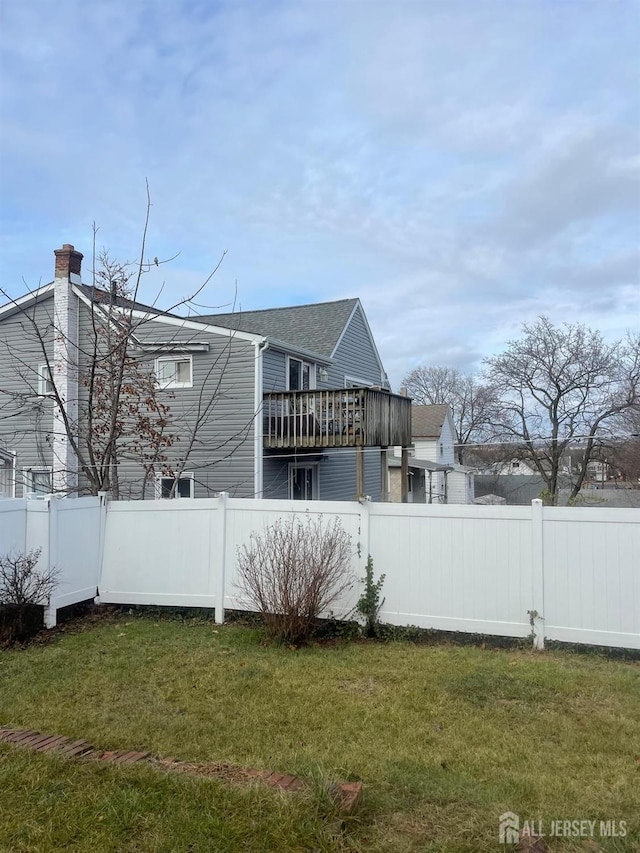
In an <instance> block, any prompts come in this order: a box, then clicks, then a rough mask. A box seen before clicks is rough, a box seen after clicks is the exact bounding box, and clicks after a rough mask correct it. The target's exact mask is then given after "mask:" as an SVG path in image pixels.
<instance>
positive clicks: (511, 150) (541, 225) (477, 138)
mask: <svg viewBox="0 0 640 853" xmlns="http://www.w3.org/2000/svg"><path fill="white" fill-rule="evenodd" d="M639 51H640V4H639V3H638V2H636V0H518V1H517V2H516V0H499V2H492V0H392V2H386V0H293V2H266V0H253V2H243V1H242V0H233V2H214V0H210V2H208V1H207V0H182V1H181V0H149V2H145V1H144V0H91V2H90V3H89V2H86V0H55V2H54V0H0V57H1V67H0V122H1V128H2V129H1V136H0V286H1V287H2V288H3V289H4V290H5V291H6V292H7V293H8V294H9V295H10V296H11V297H15V296H18V295H20V294H21V293H23V292H24V291H25V289H26V288H27V287H29V288H33V287H37V286H38V284H40V283H46V282H48V281H50V280H51V279H52V277H53V250H54V249H55V248H57V247H59V246H60V245H61V244H62V243H73V244H74V245H75V246H76V248H78V249H79V250H80V251H82V252H83V253H84V254H85V264H84V269H85V270H86V271H89V269H90V267H91V254H92V240H93V237H92V224H93V223H94V222H95V223H96V224H97V226H98V227H99V231H98V236H97V244H98V247H99V248H101V247H103V246H104V247H106V248H108V249H109V251H110V253H111V254H112V256H114V257H116V258H119V259H123V260H124V259H134V258H135V257H136V256H137V255H138V253H139V244H140V239H141V235H142V228H143V224H144V218H145V209H146V189H145V181H146V180H148V182H149V187H150V192H151V199H152V207H151V221H150V226H149V234H148V243H147V253H146V256H147V258H154V257H158V258H159V259H160V260H164V259H167V258H170V257H173V256H174V255H176V254H177V257H176V258H175V259H174V260H173V261H172V262H171V263H167V264H161V265H160V266H159V267H158V268H155V267H154V269H153V271H152V272H151V273H150V274H149V275H148V276H146V277H145V285H144V287H145V290H144V291H143V294H142V297H141V298H142V299H143V301H144V300H145V299H146V300H147V301H153V300H154V299H155V298H156V296H157V293H158V290H159V289H160V288H161V295H160V298H159V304H161V305H162V306H163V307H168V306H169V305H172V304H174V303H175V302H177V301H178V300H179V299H181V298H184V297H186V296H187V295H189V294H190V293H191V292H192V291H193V290H194V289H195V288H197V287H198V286H199V285H200V284H201V283H202V282H203V281H204V280H205V279H206V277H207V276H208V274H209V273H210V272H211V270H212V269H213V268H214V267H215V265H216V264H217V262H218V260H219V259H220V257H221V256H222V254H223V253H224V252H226V254H225V255H224V260H223V263H222V265H221V267H220V269H219V270H218V272H217V273H216V275H215V276H214V277H213V279H212V280H211V282H210V283H209V285H208V286H207V288H206V289H205V290H204V291H203V292H202V293H201V294H200V296H199V297H198V302H199V304H200V305H201V306H202V307H201V308H200V309H199V310H201V311H202V313H212V312H213V311H215V310H217V309H218V308H219V309H220V310H223V311H224V310H230V306H231V305H233V302H234V299H235V304H236V307H239V308H242V309H245V310H253V309H259V308H269V307H277V306H283V305H294V304H302V303H307V302H319V301H325V300H330V299H341V298H347V297H356V296H357V297H360V299H361V300H362V303H363V305H364V309H365V312H366V314H367V317H368V319H369V322H370V325H371V327H372V330H373V333H374V336H375V339H376V342H377V344H378V349H379V351H380V354H381V357H382V360H383V362H384V364H385V367H386V369H387V372H388V374H389V376H390V379H391V382H392V386H393V387H394V388H396V389H397V388H398V387H399V385H400V384H401V381H402V378H403V376H404V375H405V374H406V373H407V372H408V371H410V370H412V369H413V368H415V367H417V366H418V365H421V364H425V365H448V366H452V367H457V368H459V369H461V370H464V371H470V372H473V371H476V370H478V369H479V368H480V367H481V360H482V358H483V356H489V355H491V354H494V353H496V352H499V351H500V350H501V349H502V348H503V347H504V346H505V344H506V342H507V341H508V340H510V339H513V338H517V337H518V336H519V334H520V332H521V326H522V323H524V322H529V321H533V320H535V318H536V317H537V316H539V315H542V314H545V315H547V316H549V317H550V318H551V319H552V320H553V321H554V322H557V323H561V322H582V323H586V324H587V325H590V326H592V327H595V328H598V329H600V330H601V331H602V332H603V334H604V335H605V337H607V338H608V339H611V340H613V339H615V338H617V337H621V336H623V335H624V333H625V331H626V330H627V329H629V328H631V329H634V328H635V329H637V328H640V254H639V246H640V144H639V142H640V78H639V73H638V72H639V66H640V63H639V62H638V55H640V53H639ZM178 253H179V254H178Z"/></svg>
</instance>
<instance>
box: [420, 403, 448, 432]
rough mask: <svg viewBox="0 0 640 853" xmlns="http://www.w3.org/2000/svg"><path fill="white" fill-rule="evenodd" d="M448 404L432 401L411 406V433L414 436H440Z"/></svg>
mask: <svg viewBox="0 0 640 853" xmlns="http://www.w3.org/2000/svg"><path fill="white" fill-rule="evenodd" d="M448 411H449V406H447V405H446V404H444V403H442V404H440V403H434V404H433V405H430V406H412V407H411V434H412V436H413V437H414V438H440V433H441V432H442V425H443V424H444V422H445V420H446V418H447V412H448Z"/></svg>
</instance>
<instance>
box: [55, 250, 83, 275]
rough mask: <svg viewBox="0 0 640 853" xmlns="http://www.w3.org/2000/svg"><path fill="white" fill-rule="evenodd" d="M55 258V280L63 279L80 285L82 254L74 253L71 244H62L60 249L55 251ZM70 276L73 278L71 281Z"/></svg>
mask: <svg viewBox="0 0 640 853" xmlns="http://www.w3.org/2000/svg"><path fill="white" fill-rule="evenodd" d="M53 254H54V255H55V256H56V274H55V277H56V278H65V279H67V281H73V283H74V284H80V270H81V267H82V258H83V257H84V256H83V255H82V252H76V250H75V249H74V248H73V246H72V245H71V243H64V244H63V246H62V248H61V249H55V250H54V252H53ZM71 276H74V278H73V279H72V278H71Z"/></svg>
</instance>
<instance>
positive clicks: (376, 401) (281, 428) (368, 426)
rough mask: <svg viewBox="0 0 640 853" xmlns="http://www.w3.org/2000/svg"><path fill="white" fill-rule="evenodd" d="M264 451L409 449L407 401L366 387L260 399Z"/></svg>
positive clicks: (283, 393) (287, 393)
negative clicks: (280, 449) (332, 448)
mask: <svg viewBox="0 0 640 853" xmlns="http://www.w3.org/2000/svg"><path fill="white" fill-rule="evenodd" d="M263 415H264V433H263V435H264V446H265V448H269V449H275V448H291V449H294V448H298V447H318V448H322V447H391V446H394V445H401V446H402V447H407V446H408V445H409V444H411V400H410V399H408V398H407V397H400V396H398V395H396V394H389V393H388V392H387V391H378V390H374V389H372V388H340V389H337V390H317V391H273V392H270V393H267V394H265V395H264V407H263Z"/></svg>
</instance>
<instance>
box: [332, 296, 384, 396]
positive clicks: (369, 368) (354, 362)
mask: <svg viewBox="0 0 640 853" xmlns="http://www.w3.org/2000/svg"><path fill="white" fill-rule="evenodd" d="M333 359H334V363H333V365H332V366H331V368H330V369H329V380H330V382H331V383H332V387H334V388H336V387H338V388H342V387H344V378H345V376H351V377H354V378H356V379H362V380H364V381H366V382H371V383H372V384H373V385H383V384H384V376H381V375H380V364H379V362H378V359H377V357H376V350H375V346H374V343H373V341H372V339H371V335H370V334H369V330H368V328H367V324H366V323H365V320H364V317H363V314H362V308H361V307H360V306H359V305H358V306H357V308H356V310H355V312H354V314H353V316H352V317H351V320H350V322H349V325H348V326H347V329H346V331H345V333H344V335H343V336H342V340H341V341H340V343H339V344H338V347H337V348H336V351H335V353H334V355H333Z"/></svg>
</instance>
